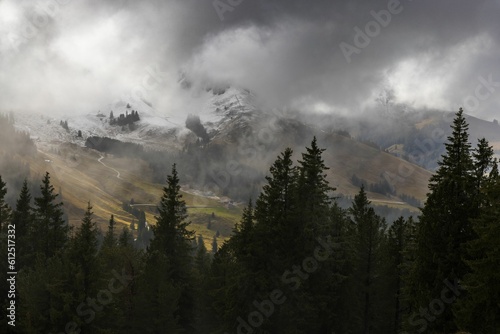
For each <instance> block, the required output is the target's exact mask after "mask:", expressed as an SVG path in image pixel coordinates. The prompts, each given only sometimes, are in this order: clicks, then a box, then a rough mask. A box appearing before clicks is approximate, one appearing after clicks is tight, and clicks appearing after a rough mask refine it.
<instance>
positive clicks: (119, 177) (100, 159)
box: [97, 155, 123, 180]
mask: <svg viewBox="0 0 500 334" xmlns="http://www.w3.org/2000/svg"><path fill="white" fill-rule="evenodd" d="M102 159H104V155H101V157H100V158H99V159H97V161H98V162H99V163H100V164H101V165H103V166H104V167H106V168H109V169H111V170H112V171H113V172H115V173H116V178H117V179H120V180H123V179H122V178H121V176H120V175H121V174H120V172H119V171H117V170H116V169H114V168H113V167H109V166H108V165H106V164H105V163H104V162H102Z"/></svg>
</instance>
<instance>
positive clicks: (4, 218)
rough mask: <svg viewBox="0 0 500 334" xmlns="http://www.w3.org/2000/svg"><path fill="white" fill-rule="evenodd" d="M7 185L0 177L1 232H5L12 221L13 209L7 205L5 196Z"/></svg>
mask: <svg viewBox="0 0 500 334" xmlns="http://www.w3.org/2000/svg"><path fill="white" fill-rule="evenodd" d="M6 186H7V184H6V183H5V182H4V181H3V180H2V176H1V175H0V231H5V230H6V229H7V225H8V224H9V223H10V219H11V215H12V212H11V209H10V207H9V205H8V204H7V203H5V195H6V194H7V187H6Z"/></svg>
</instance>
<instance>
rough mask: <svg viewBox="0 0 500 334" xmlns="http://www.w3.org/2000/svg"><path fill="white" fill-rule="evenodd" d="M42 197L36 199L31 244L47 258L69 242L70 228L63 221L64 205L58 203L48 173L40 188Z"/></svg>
mask: <svg viewBox="0 0 500 334" xmlns="http://www.w3.org/2000/svg"><path fill="white" fill-rule="evenodd" d="M40 191H41V196H40V197H37V198H35V210H34V212H35V217H36V218H35V221H34V225H33V229H32V231H31V235H30V238H29V239H30V242H31V244H33V245H34V250H35V252H36V253H38V254H40V255H42V256H43V257H45V258H49V257H52V256H54V255H55V254H56V253H58V252H60V251H61V250H62V249H63V248H64V247H65V246H66V243H67V241H68V232H69V226H68V225H67V224H66V222H65V221H64V219H63V216H64V213H63V210H62V205H63V204H62V203H60V202H59V203H56V200H57V196H58V195H57V194H55V193H54V187H53V186H52V185H51V184H50V175H49V173H48V172H47V173H46V174H45V177H44V179H43V181H42V185H41V186H40Z"/></svg>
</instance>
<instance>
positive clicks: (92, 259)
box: [65, 202, 102, 332]
mask: <svg viewBox="0 0 500 334" xmlns="http://www.w3.org/2000/svg"><path fill="white" fill-rule="evenodd" d="M97 236H98V230H97V227H96V225H95V223H94V221H93V212H92V206H91V205H90V202H89V203H88V204H87V210H86V211H85V214H84V217H83V219H82V224H81V225H80V227H79V228H78V229H77V230H76V232H75V235H74V236H73V237H72V238H71V240H70V242H69V247H68V251H67V253H66V257H65V260H66V261H67V263H66V265H67V267H66V268H67V270H66V272H67V274H68V276H67V283H66V284H67V285H66V288H65V292H66V293H67V294H69V293H70V294H71V295H72V300H71V301H70V300H69V298H68V299H67V300H66V303H67V304H70V305H71V304H72V306H73V307H72V310H71V312H70V313H69V315H70V316H72V312H74V311H73V310H74V309H76V308H77V307H78V305H79V304H80V303H81V302H82V301H86V300H88V299H89V298H95V297H96V296H97V293H98V292H99V287H100V280H101V275H100V274H101V268H100V266H99V264H100V263H99V261H98V260H97V252H98V239H97ZM100 307H102V305H100ZM101 316H102V314H97V316H96V317H97V318H100V317H101ZM68 320H69V319H68ZM78 324H79V325H80V328H81V329H82V331H84V332H86V331H91V330H95V328H96V325H97V322H96V321H93V322H91V323H89V324H87V323H85V322H84V321H82V320H81V319H79V321H78Z"/></svg>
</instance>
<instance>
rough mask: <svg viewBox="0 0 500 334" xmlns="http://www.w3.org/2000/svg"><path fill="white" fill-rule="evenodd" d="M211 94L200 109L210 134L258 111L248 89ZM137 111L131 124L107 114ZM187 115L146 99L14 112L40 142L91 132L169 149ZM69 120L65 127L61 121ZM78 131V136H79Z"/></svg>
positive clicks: (73, 139)
mask: <svg viewBox="0 0 500 334" xmlns="http://www.w3.org/2000/svg"><path fill="white" fill-rule="evenodd" d="M210 92H211V94H212V96H211V97H210V98H209V99H208V103H206V104H205V105H204V107H203V108H202V109H201V110H200V111H199V113H198V114H196V115H195V116H198V117H199V118H200V121H201V124H203V126H204V127H205V129H206V130H207V132H208V134H209V135H210V137H217V136H218V135H219V134H221V133H223V132H224V129H225V128H226V127H227V126H228V124H230V123H234V122H240V121H242V120H244V119H248V118H249V117H253V116H256V115H257V114H260V109H259V108H258V107H257V103H256V98H255V96H254V95H253V94H252V93H251V92H249V91H248V90H244V89H239V88H234V87H230V88H227V89H217V90H215V89H214V90H210ZM132 111H137V112H138V114H139V117H140V120H139V121H137V122H136V123H134V125H133V128H129V127H128V126H119V125H111V124H110V114H111V113H113V116H114V117H115V118H118V117H120V115H127V114H130V113H131V112H132ZM187 117H188V115H187V114H185V113H183V112H178V113H171V114H164V115H162V113H161V112H159V111H158V110H154V109H153V108H151V107H150V106H148V105H147V104H145V103H141V104H140V105H135V104H134V103H128V102H123V103H115V104H110V105H108V106H106V107H105V108H101V109H99V110H96V111H95V112H89V113H88V114H86V115H71V114H69V115H67V117H61V118H54V117H47V116H44V115H42V114H20V115H16V127H17V129H18V130H20V131H27V132H29V133H30V135H31V137H32V138H33V139H34V140H35V141H37V142H41V143H48V144H57V143H67V142H70V143H75V144H78V145H81V146H83V145H84V143H85V139H86V138H88V137H91V136H99V137H109V138H113V139H117V140H121V141H126V142H133V143H138V144H142V145H144V146H145V147H147V148H151V149H169V148H174V147H180V146H182V143H183V142H184V141H185V139H186V137H189V136H192V135H193V133H192V132H191V131H190V130H189V129H187V128H186V119H187ZM61 121H62V122H67V123H68V128H69V129H68V130H66V129H65V128H64V127H63V126H61V124H60V122H61ZM79 132H81V136H79V135H78V134H79Z"/></svg>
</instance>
